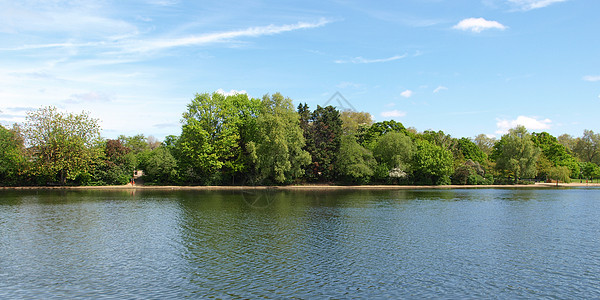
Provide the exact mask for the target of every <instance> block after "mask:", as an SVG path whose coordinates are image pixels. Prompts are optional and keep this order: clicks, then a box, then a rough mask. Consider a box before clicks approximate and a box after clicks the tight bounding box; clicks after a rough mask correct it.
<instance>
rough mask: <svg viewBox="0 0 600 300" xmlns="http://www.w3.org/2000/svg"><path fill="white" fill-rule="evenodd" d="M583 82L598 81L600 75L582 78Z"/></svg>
mask: <svg viewBox="0 0 600 300" xmlns="http://www.w3.org/2000/svg"><path fill="white" fill-rule="evenodd" d="M583 80H585V81H590V82H596V81H600V75H598V76H591V75H588V76H583Z"/></svg>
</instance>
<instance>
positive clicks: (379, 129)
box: [357, 120, 413, 150]
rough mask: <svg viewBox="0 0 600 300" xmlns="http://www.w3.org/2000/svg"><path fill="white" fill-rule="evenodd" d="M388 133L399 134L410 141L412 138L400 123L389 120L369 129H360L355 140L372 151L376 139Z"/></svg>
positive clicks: (411, 134)
mask: <svg viewBox="0 0 600 300" xmlns="http://www.w3.org/2000/svg"><path fill="white" fill-rule="evenodd" d="M388 132H401V133H403V134H404V135H406V136H408V137H410V138H411V139H412V138H413V133H411V132H409V131H408V130H407V129H406V127H404V125H402V123H400V122H396V121H394V120H391V121H383V122H377V123H374V124H373V125H371V126H369V127H363V128H360V130H359V132H358V134H357V139H358V142H359V143H360V144H361V145H362V146H363V147H365V148H367V149H370V150H373V148H374V147H375V143H376V141H377V138H379V137H380V136H382V135H384V134H386V133H388Z"/></svg>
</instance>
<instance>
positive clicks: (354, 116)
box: [340, 110, 373, 135]
mask: <svg viewBox="0 0 600 300" xmlns="http://www.w3.org/2000/svg"><path fill="white" fill-rule="evenodd" d="M340 119H342V132H343V133H344V134H352V135H354V134H356V133H358V131H359V130H360V129H361V128H368V127H370V126H371V125H372V124H373V117H372V116H371V114H370V113H368V112H364V111H361V112H357V111H352V110H344V111H342V112H341V113H340Z"/></svg>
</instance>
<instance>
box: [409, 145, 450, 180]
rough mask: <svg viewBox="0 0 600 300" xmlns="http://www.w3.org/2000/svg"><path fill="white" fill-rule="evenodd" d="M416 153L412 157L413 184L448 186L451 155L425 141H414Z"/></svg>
mask: <svg viewBox="0 0 600 300" xmlns="http://www.w3.org/2000/svg"><path fill="white" fill-rule="evenodd" d="M415 144H416V146H417V151H416V153H415V154H414V156H413V163H412V167H413V169H414V173H413V174H414V180H415V183H419V184H438V185H440V184H450V175H451V174H452V173H453V172H454V170H453V168H452V163H453V159H452V153H451V152H450V151H448V150H446V149H444V148H442V147H440V146H437V145H434V144H432V143H430V142H429V141H426V140H416V141H415Z"/></svg>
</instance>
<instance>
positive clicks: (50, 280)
mask: <svg viewBox="0 0 600 300" xmlns="http://www.w3.org/2000/svg"><path fill="white" fill-rule="evenodd" d="M599 217H600V197H599V194H598V191H597V190H586V189H577V190H531V189H528V190H517V189H499V190H399V191H367V190H361V191H323V192H316V191H294V192H293V191H281V190H266V191H260V190H252V191H232V192H206V191H146V190H143V191H138V192H136V193H135V194H130V193H128V192H125V191H16V192H15V191H9V192H2V194H1V198H0V232H2V234H1V235H0V252H1V253H5V255H4V256H3V257H2V258H0V298H49V297H50V298H52V297H59V298H63V297H66V298H78V297H82V298H99V297H112V298H153V297H158V298H164V297H176V298H183V297H195V298H208V297H215V298H259V297H260V298H292V297H298V298H316V297H318V298H323V297H331V298H361V297H364V298H384V297H385V298H408V297H451V298H481V297H500V298H518V297H528V298H534V297H535V298H537V297H558V298H582V297H586V298H597V297H600V292H599V290H598V289H597V286H599V285H600V276H599V275H598V274H600V263H599V262H600V252H599V251H600V250H599V249H600V247H599V246H600V239H599V236H600V234H599V233H600V224H599V223H600V222H599V221H598V220H599V219H600V218H599Z"/></svg>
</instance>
